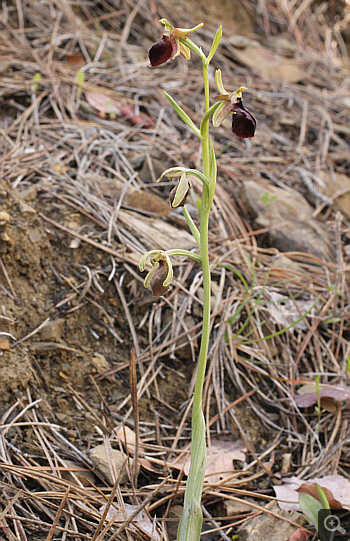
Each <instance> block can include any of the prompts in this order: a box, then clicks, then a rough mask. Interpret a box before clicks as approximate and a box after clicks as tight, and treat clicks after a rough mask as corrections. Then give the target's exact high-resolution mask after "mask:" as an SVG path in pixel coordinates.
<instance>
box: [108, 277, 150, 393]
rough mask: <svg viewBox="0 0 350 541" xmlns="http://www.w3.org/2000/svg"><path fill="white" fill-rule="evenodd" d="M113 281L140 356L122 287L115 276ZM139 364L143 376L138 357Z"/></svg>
mask: <svg viewBox="0 0 350 541" xmlns="http://www.w3.org/2000/svg"><path fill="white" fill-rule="evenodd" d="M113 281H114V284H115V287H116V289H117V291H118V295H119V297H120V300H121V301H122V305H123V308H124V311H125V315H126V319H127V321H128V324H129V328H130V332H131V336H132V340H133V342H134V346H135V351H136V355H137V357H140V355H141V351H140V346H139V341H138V339H137V333H136V331H135V326H134V322H133V320H132V317H131V314H130V310H129V307H128V303H127V302H126V299H125V295H124V292H123V288H122V287H121V285H120V284H119V282H118V280H117V279H116V278H114V279H113ZM139 365H140V372H141V375H142V376H143V375H144V373H145V369H144V366H143V363H142V361H141V360H140V359H139ZM147 396H148V398H149V397H150V394H149V391H147Z"/></svg>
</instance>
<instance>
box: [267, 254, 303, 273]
mask: <svg viewBox="0 0 350 541" xmlns="http://www.w3.org/2000/svg"><path fill="white" fill-rule="evenodd" d="M272 264H273V266H274V267H278V268H280V269H285V270H289V271H293V272H298V271H299V272H300V267H299V265H298V263H296V262H295V261H293V260H292V259H290V257H287V256H286V255H280V254H278V255H275V256H274V257H273V258H272Z"/></svg>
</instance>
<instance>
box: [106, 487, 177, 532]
mask: <svg viewBox="0 0 350 541" xmlns="http://www.w3.org/2000/svg"><path fill="white" fill-rule="evenodd" d="M168 479H169V477H166V478H165V479H163V481H162V482H161V483H160V485H158V486H157V487H156V489H155V490H154V491H153V492H152V494H150V495H149V496H147V498H146V499H145V500H144V502H143V503H142V504H141V505H140V506H139V507H138V508H137V509H135V511H134V512H133V513H132V514H131V515H130V517H129V518H128V520H126V521H125V522H124V524H122V525H121V526H120V528H119V529H118V530H117V531H116V532H115V533H114V534H113V535H112V537H110V538H109V540H108V541H114V539H117V537H118V535H120V534H121V533H122V532H123V531H124V530H125V528H127V527H128V526H129V524H130V523H131V522H132V521H133V520H134V518H135V517H136V516H137V515H138V514H139V513H140V511H142V509H144V508H145V507H146V505H148V503H150V501H151V500H152V498H153V497H154V496H155V495H156V494H158V492H159V491H160V490H161V488H163V486H164V485H165V483H166V482H167V481H168Z"/></svg>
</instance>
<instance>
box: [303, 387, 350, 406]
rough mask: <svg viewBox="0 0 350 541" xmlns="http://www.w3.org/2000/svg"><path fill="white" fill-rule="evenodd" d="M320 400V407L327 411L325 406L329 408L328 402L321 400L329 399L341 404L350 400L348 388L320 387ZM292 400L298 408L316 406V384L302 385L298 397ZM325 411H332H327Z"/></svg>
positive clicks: (349, 388) (349, 389)
mask: <svg viewBox="0 0 350 541" xmlns="http://www.w3.org/2000/svg"><path fill="white" fill-rule="evenodd" d="M320 398H321V406H322V407H324V409H327V406H329V407H331V405H330V403H329V401H328V402H327V401H326V400H324V401H323V399H326V398H331V399H333V400H335V401H336V402H342V401H343V400H349V399H350V387H347V386H345V385H320ZM294 400H295V402H296V404H297V406H299V407H300V408H308V407H309V406H313V405H314V404H317V400H318V395H317V391H316V384H314V383H310V384H308V385H302V386H301V387H300V389H298V395H297V396H295V397H294ZM327 411H334V410H332V409H331V410H329V409H327Z"/></svg>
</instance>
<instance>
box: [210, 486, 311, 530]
mask: <svg viewBox="0 0 350 541" xmlns="http://www.w3.org/2000/svg"><path fill="white" fill-rule="evenodd" d="M206 494H210V495H211V496H216V497H218V496H223V495H222V494H221V492H215V491H214V490H208V491H207V492H206ZM224 497H225V499H227V500H232V501H234V502H239V503H242V499H241V498H235V497H234V496H231V495H230V494H225V495H224ZM244 503H245V504H246V505H248V506H249V507H253V509H257V510H258V511H260V513H267V514H268V515H271V516H272V517H274V518H277V519H279V520H283V521H284V522H288V523H289V524H291V525H292V526H296V527H297V528H303V527H302V526H300V524H297V523H296V522H293V521H292V520H289V519H288V518H285V517H283V516H282V515H279V514H278V513H274V512H273V511H270V510H269V509H266V507H260V506H259V505H256V504H255V503H251V502H249V501H247V500H246V501H245V502H244ZM303 529H304V530H305V531H308V530H306V528H303Z"/></svg>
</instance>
